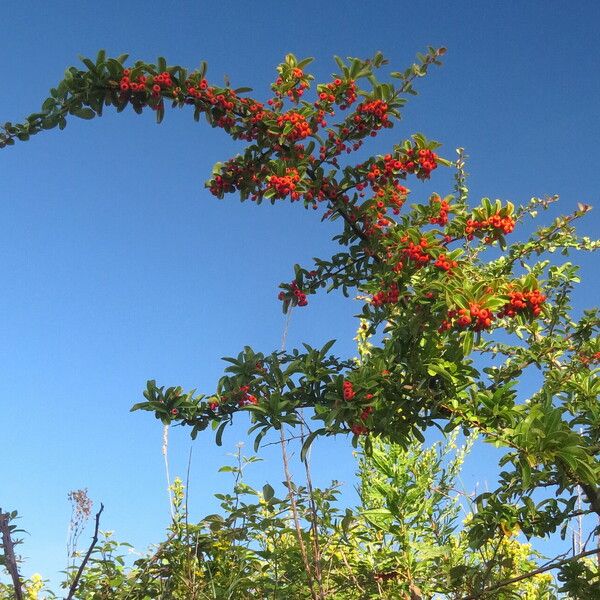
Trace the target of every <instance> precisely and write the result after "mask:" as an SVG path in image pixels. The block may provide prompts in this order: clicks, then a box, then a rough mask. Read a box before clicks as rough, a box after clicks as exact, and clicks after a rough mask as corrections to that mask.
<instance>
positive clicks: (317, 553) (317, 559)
mask: <svg viewBox="0 0 600 600" xmlns="http://www.w3.org/2000/svg"><path fill="white" fill-rule="evenodd" d="M302 421H304V417H303V416H301V422H300V433H301V436H302V437H301V439H302V445H303V446H304V425H303V423H302ZM302 462H303V463H304V470H305V472H306V488H307V491H308V502H309V505H310V513H311V529H312V537H313V539H312V543H313V554H314V568H315V578H316V580H317V585H318V586H319V598H322V599H324V598H325V595H324V592H323V576H322V566H321V547H320V544H319V529H318V526H317V520H318V516H317V507H316V504H315V495H314V491H313V485H312V478H311V475H310V448H309V449H308V451H307V452H306V454H305V456H304V460H303V461H302Z"/></svg>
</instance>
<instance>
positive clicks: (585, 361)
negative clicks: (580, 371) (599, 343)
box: [579, 352, 600, 366]
mask: <svg viewBox="0 0 600 600" xmlns="http://www.w3.org/2000/svg"><path fill="white" fill-rule="evenodd" d="M579 362H581V364H582V365H586V366H587V365H590V364H595V363H598V362H600V352H594V353H593V354H589V355H587V354H580V355H579Z"/></svg>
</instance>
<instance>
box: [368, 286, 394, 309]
mask: <svg viewBox="0 0 600 600" xmlns="http://www.w3.org/2000/svg"><path fill="white" fill-rule="evenodd" d="M399 298H400V290H399V289H398V285H397V284H395V283H392V285H391V286H390V287H389V288H388V289H387V290H380V291H379V292H377V293H376V294H373V298H371V304H372V305H373V306H383V305H384V304H396V302H398V300H399Z"/></svg>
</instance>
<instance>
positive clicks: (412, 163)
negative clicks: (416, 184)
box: [406, 148, 437, 179]
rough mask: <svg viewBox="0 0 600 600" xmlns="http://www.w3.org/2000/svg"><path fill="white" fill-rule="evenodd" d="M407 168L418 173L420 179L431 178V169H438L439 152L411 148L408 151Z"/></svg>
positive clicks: (410, 171)
mask: <svg viewBox="0 0 600 600" xmlns="http://www.w3.org/2000/svg"><path fill="white" fill-rule="evenodd" d="M406 158H407V160H406V170H407V171H408V172H409V173H416V175H417V178H418V179H429V176H430V174H431V171H433V170H434V169H437V154H436V153H435V152H432V151H431V150H427V149H425V148H421V149H420V150H416V149H412V148H411V149H409V150H407V151H406Z"/></svg>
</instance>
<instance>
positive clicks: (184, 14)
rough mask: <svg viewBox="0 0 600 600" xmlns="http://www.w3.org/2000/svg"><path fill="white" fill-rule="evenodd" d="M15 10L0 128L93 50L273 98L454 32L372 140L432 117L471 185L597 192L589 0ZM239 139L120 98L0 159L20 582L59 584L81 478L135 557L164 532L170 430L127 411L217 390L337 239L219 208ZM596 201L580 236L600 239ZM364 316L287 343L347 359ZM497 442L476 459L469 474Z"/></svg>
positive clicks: (4, 383) (206, 451) (348, 460)
mask: <svg viewBox="0 0 600 600" xmlns="http://www.w3.org/2000/svg"><path fill="white" fill-rule="evenodd" d="M2 16H3V22H4V24H5V26H4V27H3V32H2V35H1V36H0V50H1V51H0V67H1V72H3V73H4V84H3V85H2V88H1V91H0V120H2V122H4V121H6V120H13V121H16V120H18V119H20V118H22V117H23V116H25V115H27V114H29V113H30V112H33V111H35V110H37V109H38V108H39V106H40V104H41V102H42V100H43V99H44V98H45V97H46V95H47V92H48V90H49V88H50V87H52V86H53V85H54V84H55V83H56V82H57V81H58V80H59V79H60V78H61V77H62V73H63V72H64V69H65V68H66V67H67V66H69V65H72V64H78V59H77V56H78V55H79V54H83V55H92V56H95V54H96V52H97V50H98V49H100V48H105V49H106V50H107V52H108V53H109V54H112V55H118V54H121V53H123V52H128V53H130V55H131V57H132V58H133V59H137V58H141V59H144V60H152V59H154V58H155V57H156V56H158V55H164V56H165V57H167V59H168V61H169V63H170V64H182V65H185V66H188V67H194V66H196V65H198V64H199V62H200V61H201V60H207V61H208V63H209V72H208V76H209V79H211V80H212V81H214V82H215V83H219V82H221V81H222V77H223V76H224V75H227V76H228V77H229V78H230V80H231V81H232V83H233V85H234V86H241V85H250V86H251V87H253V88H254V89H255V94H256V95H257V96H258V97H262V98H266V97H268V85H269V83H270V82H271V81H272V79H273V77H274V69H275V66H276V65H277V64H278V62H280V60H281V59H282V58H283V56H284V55H285V54H286V53H288V52H293V53H295V54H296V55H298V56H300V57H304V56H314V57H315V58H316V62H315V64H314V69H313V71H314V72H315V73H316V74H317V76H322V77H328V76H329V74H330V73H331V72H332V71H333V70H334V63H333V62H332V60H331V59H332V56H333V55H334V54H338V55H341V56H360V57H367V56H370V55H372V54H374V52H375V51H377V50H381V51H382V52H383V53H384V54H385V55H386V57H387V58H388V59H389V61H390V66H391V69H392V70H395V69H399V68H402V67H405V66H406V65H407V64H409V63H410V62H412V60H413V57H414V55H415V53H416V52H418V51H421V50H422V49H424V48H425V47H427V46H428V45H444V46H446V47H448V54H447V55H446V57H445V60H444V62H445V64H444V66H443V68H441V69H436V70H434V71H432V73H431V75H430V76H429V77H428V78H427V79H426V80H423V81H419V82H418V88H419V91H420V92H421V94H420V96H418V97H417V98H415V99H414V100H411V102H410V104H409V105H408V106H407V108H406V110H405V113H404V114H405V120H404V122H403V124H401V126H399V127H397V128H395V129H394V130H392V131H391V132H386V135H385V136H382V137H380V138H377V141H376V142H375V143H374V144H373V145H372V146H371V147H372V149H373V151H375V152H385V150H386V143H387V144H390V145H391V143H392V142H394V141H397V140H400V139H403V138H404V137H406V136H408V135H410V134H411V133H414V132H417V131H422V132H424V133H425V134H426V135H427V136H428V137H431V138H434V139H438V140H440V141H441V142H443V144H444V146H443V150H444V152H445V153H446V155H448V156H452V154H453V149H454V148H455V147H457V146H464V147H465V148H466V150H467V153H468V154H469V156H470V161H469V165H468V170H469V172H470V173H471V177H470V185H471V193H472V198H474V199H477V198H480V197H481V196H486V195H487V196H491V197H498V198H503V199H506V200H512V201H515V202H519V201H527V200H528V199H529V198H530V197H531V196H533V195H545V194H560V195H561V198H562V200H561V202H560V206H559V207H557V208H555V209H553V213H554V214H555V213H557V212H558V211H561V212H569V211H571V210H573V209H574V208H575V207H576V203H577V202H579V201H582V202H587V203H590V204H592V205H598V204H599V202H598V200H599V195H600V192H599V190H600V170H599V169H598V168H597V164H598V147H597V140H598V139H599V138H600V102H599V101H598V98H600V78H599V77H598V73H599V72H600V59H599V53H598V49H597V43H596V41H595V40H596V39H597V23H598V22H599V20H600V5H599V4H598V3H597V2H585V1H584V2H578V3H576V4H572V5H570V6H568V4H567V3H564V2H553V1H534V2H504V3H496V2H453V3H447V2H428V3H415V2H400V1H396V2H390V1H385V0H381V1H379V2H377V3H370V2H329V3H325V2H322V1H320V2H315V1H312V0H310V1H305V2H302V3H300V2H294V3H292V2H286V1H263V2H253V3H248V2H243V1H236V2H231V1H226V0H225V1H220V2H204V1H196V2H190V1H187V2H184V1H180V2H176V3H161V4H160V5H158V4H156V3H149V2H138V1H130V2H123V1H121V2H114V1H112V0H105V1H104V2H102V3H97V2H93V3H92V2H81V1H79V2H68V1H61V0H55V1H53V2H46V3H41V2H32V1H27V0H25V1H19V2H16V1H14V0H6V1H5V2H4V3H3V5H2ZM238 147H239V146H237V145H236V144H234V143H233V142H231V141H229V140H228V139H227V137H226V136H225V134H224V133H223V132H222V131H218V130H212V129H210V128H208V126H207V125H206V124H203V123H199V124H196V123H194V121H193V120H192V118H191V114H190V113H189V112H185V111H181V112H175V113H168V114H167V116H166V118H165V122H164V123H163V124H162V125H161V126H156V125H155V124H154V123H153V116H152V115H150V114H146V115H143V116H136V115H135V114H133V113H131V114H130V113H128V112H127V113H125V114H120V115H116V114H112V113H111V112H110V111H107V112H106V114H105V116H103V117H102V118H101V119H96V120H94V121H92V122H84V121H80V120H75V119H74V120H73V121H71V122H70V123H69V125H68V127H67V128H66V130H65V131H63V132H59V131H58V130H53V131H51V132H47V133H43V134H40V135H39V136H36V137H34V138H32V140H31V141H30V142H28V143H26V144H18V145H17V146H15V147H14V148H11V149H6V150H4V151H2V152H1V154H0V177H1V181H2V188H3V189H2V194H3V202H2V205H1V210H2V235H1V236H0V257H1V259H0V268H1V272H2V281H3V284H4V293H3V294H2V295H1V296H0V314H1V315H2V318H1V319H0V336H1V339H2V345H1V347H0V410H1V412H0V414H1V423H2V430H3V433H2V437H3V440H2V441H3V443H2V447H3V461H2V463H3V473H2V477H1V479H0V506H2V508H5V509H18V510H19V512H20V513H21V514H22V516H23V519H22V521H21V525H22V527H24V528H25V529H27V530H28V532H29V534H30V535H29V536H28V537H27V538H26V544H25V546H23V547H22V548H23V550H22V552H23V554H24V555H25V556H27V557H29V561H28V563H27V567H26V568H25V569H24V572H25V573H30V572H32V571H40V572H42V573H43V574H44V575H45V576H48V577H52V578H55V576H56V575H55V573H56V571H58V570H60V569H61V568H63V567H64V564H65V560H66V558H65V539H66V528H67V522H68V518H69V506H68V503H67V499H66V496H67V493H68V491H69V490H72V489H76V488H80V487H87V488H88V489H89V494H90V496H91V497H92V498H93V499H94V500H95V501H96V502H97V503H99V502H100V501H102V502H104V504H105V505H106V510H105V513H104V515H103V522H102V527H103V528H104V529H111V530H116V535H117V537H118V538H120V539H127V540H129V541H132V542H133V543H134V544H135V545H136V546H137V547H138V548H140V549H143V548H144V547H145V546H146V545H147V544H149V543H151V542H155V541H159V540H160V536H161V532H162V528H163V527H164V525H166V523H167V518H168V506H167V503H166V493H165V481H164V473H163V464H162V457H161V452H160V446H161V428H160V425H159V424H158V423H157V422H155V421H154V419H153V418H152V417H151V416H150V415H149V414H147V413H129V412H128V411H129V407H130V406H131V405H132V404H133V403H135V402H138V401H139V400H140V399H141V393H142V390H143V388H144V386H145V382H146V380H147V379H157V380H158V381H159V382H161V383H164V384H166V385H178V384H179V385H182V386H183V387H184V388H193V387H198V388H199V389H203V390H207V391H209V390H211V389H212V388H213V387H214V384H215V382H216V379H217V378H218V376H219V375H220V373H221V371H222V367H223V364H222V363H221V362H220V360H219V358H220V357H221V356H226V355H232V354H234V353H237V352H238V351H239V350H240V349H241V348H242V347H243V346H244V345H246V344H248V345H251V346H253V347H255V348H256V349H260V350H265V351H270V350H272V349H274V348H277V347H278V346H279V344H280V339H281V333H282V329H283V317H282V315H281V311H280V306H279V302H278V301H277V300H276V294H277V285H278V283H279V282H280V281H289V280H290V279H291V276H292V265H293V264H294V263H295V262H299V263H304V264H306V263H308V262H309V260H310V258H311V257H312V256H319V255H325V256H326V255H327V253H328V252H329V251H330V249H331V247H332V246H331V243H330V242H329V233H331V230H330V229H327V228H326V227H323V226H322V225H321V224H320V223H319V220H318V218H317V216H316V215H315V214H313V212H312V211H309V212H305V211H304V210H303V209H302V208H301V207H300V206H299V205H295V206H289V205H285V204H281V205H277V206H275V207H271V206H270V205H263V206H260V207H256V206H254V205H250V204H243V205H240V204H239V202H238V201H237V199H236V198H234V197H233V196H232V197H227V198H226V199H225V200H223V201H219V200H216V199H214V198H213V197H212V196H211V195H210V194H209V193H208V192H207V191H206V190H205V189H204V181H205V180H206V178H207V177H208V175H209V174H210V171H211V167H212V164H213V163H214V162H216V161H218V160H223V159H226V158H228V157H230V156H231V155H233V154H234V153H235V152H236V151H237V148H238ZM447 183H448V179H447V177H444V176H443V175H441V176H440V178H439V179H438V180H434V182H433V183H432V184H430V185H428V186H424V187H418V186H414V185H413V191H414V194H415V197H417V195H418V194H420V193H422V194H425V193H427V192H428V191H430V190H431V189H433V188H435V189H437V190H438V191H440V192H442V193H446V192H447V191H448V187H447ZM598 210H599V209H598V208H597V209H596V210H595V211H593V212H592V213H591V216H590V217H589V218H587V219H586V220H585V222H583V223H582V224H581V231H582V232H584V233H586V234H588V235H594V232H595V233H596V234H597V232H598V223H599V213H598ZM548 218H550V216H548ZM579 262H580V263H581V264H582V276H583V278H584V281H585V284H584V285H583V286H582V287H581V289H580V290H579V291H578V292H577V295H576V301H577V306H579V307H582V306H586V305H591V304H593V303H595V302H596V303H597V297H598V289H599V286H600V281H599V276H598V269H597V268H594V264H593V263H592V259H591V257H589V256H582V257H580V261H579ZM356 308H357V305H356V304H355V303H353V302H352V301H351V300H345V299H343V298H341V297H336V296H320V297H317V298H314V299H311V303H310V306H309V308H308V309H305V310H298V311H296V312H295V313H294V315H293V318H292V321H291V327H290V332H289V336H288V346H289V347H291V346H293V345H297V344H299V343H300V342H301V341H307V342H309V343H311V344H314V345H316V344H319V343H323V342H325V341H326V340H328V339H331V338H337V339H339V340H340V342H339V344H338V346H337V348H338V351H339V352H340V353H341V354H345V355H350V354H351V353H352V352H353V347H352V337H353V335H354V329H355V322H354V320H353V319H352V315H353V314H354V312H355V311H356ZM244 440H246V435H245V427H244V426H243V424H240V425H238V426H236V427H234V428H232V429H231V430H229V431H228V432H227V434H226V435H225V438H224V446H223V447H222V448H216V447H215V446H214V444H213V440H212V438H211V437H210V435H205V436H200V437H199V438H198V440H197V441H196V442H195V443H194V444H193V463H192V477H191V484H190V494H191V498H190V505H191V507H192V512H193V513H194V515H196V516H200V515H202V514H205V513H207V512H210V511H212V510H214V508H215V505H214V503H213V502H212V500H211V497H212V494H213V493H214V492H216V491H219V490H222V489H223V488H224V487H227V486H228V485H229V481H228V479H227V476H226V474H225V475H224V474H221V475H218V474H217V473H216V471H217V469H218V467H219V466H220V465H221V464H223V463H224V462H227V461H228V460H229V459H228V457H227V456H226V454H227V453H228V452H233V451H234V449H235V444H236V443H237V442H238V441H244ZM246 441H248V440H246ZM250 447H251V444H250V443H249V444H248V451H250V450H249V449H250ZM189 448H190V441H189V438H188V435H187V432H185V431H173V432H172V435H171V464H172V473H173V474H184V473H185V469H186V463H187V457H188V453H189ZM263 455H264V457H265V458H266V460H265V462H264V463H261V466H259V467H257V468H255V469H254V473H255V476H256V480H257V482H260V483H261V485H262V483H263V482H264V481H266V480H268V481H270V482H271V483H277V482H279V481H281V479H282V473H281V468H280V465H279V462H278V461H277V455H276V454H274V453H273V449H271V450H270V451H268V450H267V451H265V452H264V454H263ZM491 456H492V453H491V452H484V453H482V454H481V456H480V457H479V458H478V460H477V461H476V462H475V463H474V464H473V471H472V472H470V473H466V474H465V478H464V480H465V485H466V486H467V487H468V488H472V487H473V486H474V485H475V483H476V482H477V481H482V473H484V472H485V471H486V470H487V469H489V466H488V464H487V463H486V460H488V459H490V458H491ZM313 464H314V469H315V471H316V479H317V483H321V484H324V483H327V482H328V481H329V480H330V479H332V478H335V479H339V480H342V481H345V482H347V484H348V488H349V489H350V491H351V487H352V473H353V470H354V464H353V462H352V452H351V448H350V446H349V440H338V441H336V442H323V443H320V444H319V445H318V446H317V447H316V448H315V450H314V459H313ZM492 485H493V482H492ZM349 494H350V492H349ZM350 496H351V494H350ZM350 496H349V497H350Z"/></svg>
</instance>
